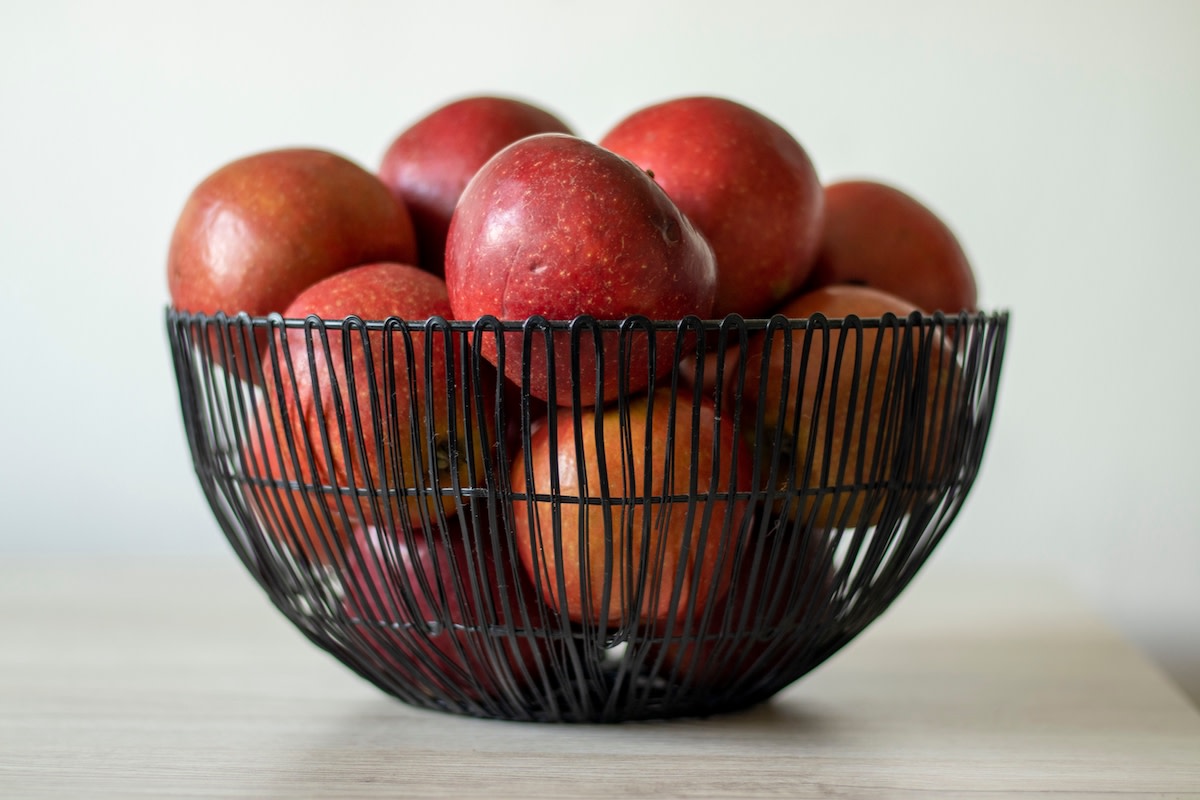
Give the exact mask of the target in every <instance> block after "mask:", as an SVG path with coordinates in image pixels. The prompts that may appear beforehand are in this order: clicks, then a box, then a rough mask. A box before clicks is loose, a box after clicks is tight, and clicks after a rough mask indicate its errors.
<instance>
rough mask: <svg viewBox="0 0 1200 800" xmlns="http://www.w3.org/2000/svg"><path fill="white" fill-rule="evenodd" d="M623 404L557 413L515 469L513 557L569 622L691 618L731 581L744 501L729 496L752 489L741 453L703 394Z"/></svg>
mask: <svg viewBox="0 0 1200 800" xmlns="http://www.w3.org/2000/svg"><path fill="white" fill-rule="evenodd" d="M624 406H625V404H624V403H623V402H622V403H618V404H614V405H612V406H610V407H609V408H608V409H607V410H606V411H605V412H604V413H603V415H602V416H599V417H598V416H597V415H596V413H594V412H584V413H582V414H580V415H579V416H578V419H576V415H575V414H573V413H572V412H571V411H570V410H568V409H561V410H559V412H558V415H557V417H556V419H555V421H556V425H555V426H554V427H553V428H552V426H551V425H550V424H543V425H541V426H539V427H537V428H536V429H535V430H534V432H533V435H532V437H531V441H530V443H529V448H528V452H527V453H526V452H522V453H519V454H518V455H517V457H516V458H515V459H514V461H513V465H512V470H511V485H512V490H513V492H514V493H516V494H517V495H518V499H516V500H515V501H514V502H513V529H514V531H515V533H516V540H515V543H516V547H517V552H518V554H519V556H520V559H521V561H522V563H523V564H524V567H525V570H526V574H527V575H529V576H530V577H531V578H532V580H533V581H534V582H535V583H536V584H538V585H540V587H541V591H542V593H543V594H544V595H545V597H546V598H547V601H546V602H547V605H549V606H550V607H551V608H553V609H556V610H559V611H560V612H561V613H563V614H564V615H565V616H566V617H567V618H569V619H570V620H571V621H573V622H587V623H590V624H594V625H600V626H604V627H609V628H617V627H621V628H629V627H631V626H634V625H638V626H642V627H643V628H644V627H645V626H656V625H660V624H662V623H663V622H665V621H666V620H675V621H683V620H687V619H691V618H694V617H695V616H697V615H699V614H700V613H702V610H703V609H704V608H705V607H706V606H708V605H709V604H711V603H714V602H716V601H717V600H719V599H720V598H721V596H722V595H723V594H724V593H725V590H726V587H727V586H728V583H729V577H730V572H731V568H732V560H731V552H732V547H731V542H733V541H735V540H736V539H737V537H738V536H740V532H741V526H742V523H743V518H744V517H745V515H746V514H747V506H748V503H747V502H746V501H744V500H741V499H738V498H735V497H734V496H733V494H732V493H734V492H738V491H742V490H744V489H745V488H746V487H747V486H748V480H747V478H748V476H749V474H750V473H749V470H750V463H749V460H748V455H747V453H746V451H745V449H744V448H740V447H737V446H736V440H735V439H736V437H735V435H734V431H733V426H732V425H731V424H729V423H728V422H727V421H724V420H722V419H719V418H718V417H717V416H716V413H715V408H714V407H713V405H712V403H711V402H710V401H708V400H706V399H705V400H701V401H700V402H699V403H698V404H697V403H693V401H692V398H691V395H687V396H680V397H679V398H678V399H677V400H676V401H675V402H674V403H672V399H671V394H670V391H669V390H667V389H660V390H659V391H657V392H655V393H654V394H652V395H643V396H641V397H639V398H635V399H633V400H632V401H630V402H629V403H628V407H627V408H625V407H624ZM576 436H579V437H580V444H581V445H582V447H578V446H577V443H576ZM526 458H528V459H529V461H530V465H531V469H528V470H527V468H526V464H525V460H526ZM535 494H537V495H550V497H549V498H547V499H534V498H533V495H535ZM520 496H525V497H526V499H520Z"/></svg>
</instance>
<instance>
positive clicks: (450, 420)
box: [262, 263, 495, 561]
mask: <svg viewBox="0 0 1200 800" xmlns="http://www.w3.org/2000/svg"><path fill="white" fill-rule="evenodd" d="M309 315H316V316H318V317H320V318H321V319H322V320H325V321H340V320H342V319H344V318H345V317H347V316H350V315H357V316H358V317H360V318H362V319H363V320H384V319H385V318H387V317H391V316H395V317H399V318H400V319H401V320H415V321H424V320H427V319H429V318H430V317H434V316H438V317H443V318H446V319H449V318H450V316H451V312H450V305H449V301H448V299H447V296H446V287H445V283H444V282H443V281H442V279H441V278H439V277H438V276H436V275H433V274H431V273H429V272H426V271H424V270H421V269H419V268H417V267H413V266H408V265H402V264H391V263H381V264H370V265H364V266H360V267H355V268H353V269H349V270H346V271H344V272H340V273H337V274H336V275H332V276H330V277H328V278H326V279H325V280H323V281H318V282H317V283H315V284H313V285H312V286H310V287H309V288H308V289H306V290H304V291H303V292H301V293H300V295H299V296H297V297H296V299H295V300H294V301H293V302H292V303H291V305H289V306H288V308H287V309H286V310H285V312H284V316H285V318H289V319H292V318H306V317H308V316H309ZM409 336H410V337H411V342H412V355H411V360H410V356H409V353H408V348H407V346H406V342H405V334H404V333H403V332H402V331H401V330H400V329H399V327H396V328H394V329H392V330H391V331H385V330H378V329H377V330H367V329H366V328H365V327H364V326H363V325H361V324H356V325H354V326H353V327H351V328H349V332H348V333H343V328H342V327H341V326H338V327H333V328H325V329H324V330H322V329H319V328H311V329H310V328H309V327H308V326H305V327H304V328H291V329H289V330H288V333H287V337H286V338H287V346H288V351H289V354H290V368H291V369H290V370H289V369H288V366H289V365H288V364H286V363H285V364H284V365H283V366H281V373H282V383H281V384H280V385H278V386H276V384H275V381H274V376H273V375H270V376H268V380H267V382H266V384H267V385H266V392H265V394H266V395H267V396H268V399H270V398H271V395H273V394H276V393H277V390H282V392H283V398H282V400H281V401H275V402H277V406H276V407H277V408H279V407H282V408H285V409H288V412H287V413H288V414H290V415H292V416H291V417H290V419H292V421H293V424H294V425H295V426H296V428H298V430H296V431H294V438H296V437H298V439H297V445H296V446H297V447H298V448H299V450H300V453H299V455H300V457H301V459H302V467H301V469H300V470H296V469H295V467H294V466H292V465H291V458H290V457H287V458H285V459H284V463H283V464H282V465H280V464H279V463H278V459H277V458H274V457H272V456H271V455H270V454H269V453H267V454H265V455H264V456H263V459H262V460H263V462H264V463H266V464H268V465H269V466H275V467H276V468H280V469H282V473H283V474H282V475H281V476H275V477H276V479H279V478H280V477H282V479H284V480H299V481H300V482H301V483H311V482H313V481H315V482H316V484H317V485H329V486H332V487H335V488H340V492H338V493H337V494H326V495H323V496H322V497H321V500H322V501H323V502H324V503H325V506H326V507H327V508H328V509H329V511H330V513H331V514H332V515H333V519H334V524H333V526H332V530H328V527H329V526H328V525H326V526H317V527H314V525H313V523H312V520H311V519H310V517H311V515H308V516H307V517H304V518H303V519H302V520H295V519H293V520H292V522H293V523H298V525H297V527H298V528H299V529H300V533H301V534H302V535H301V536H299V537H298V538H299V539H300V541H301V542H302V543H306V542H308V541H312V542H315V543H319V542H320V541H321V540H322V539H323V540H325V541H330V540H332V541H334V542H335V545H336V543H337V542H339V541H342V540H344V537H345V535H346V534H347V533H348V526H347V524H346V520H345V519H344V518H343V514H342V513H341V511H342V509H345V515H344V516H345V517H348V518H349V521H350V523H351V524H361V525H368V526H370V525H392V526H397V525H401V524H403V525H405V526H407V527H413V528H424V527H427V526H428V525H430V524H433V523H435V522H436V521H437V518H438V517H437V515H438V513H439V511H440V512H441V513H442V514H445V515H453V514H454V513H455V510H456V507H457V506H456V497H455V492H453V491H450V490H451V489H452V488H453V487H454V485H455V482H456V481H457V483H458V484H459V486H461V487H469V486H471V485H472V476H473V477H474V480H475V481H481V480H482V474H483V471H482V459H483V457H484V454H485V453H486V452H487V448H488V447H490V437H491V436H492V435H493V434H494V427H492V429H491V430H485V431H481V430H479V426H478V425H477V423H476V419H475V417H476V415H475V414H474V413H472V414H471V415H470V419H468V418H467V414H465V413H464V411H463V407H464V400H466V399H467V398H469V392H470V391H471V389H470V387H467V386H463V385H461V384H459V383H457V382H458V377H457V376H458V370H457V369H456V370H454V371H453V372H448V369H449V367H448V363H447V356H446V342H445V338H444V336H443V335H442V333H440V332H439V333H436V334H433V336H434V339H433V341H432V342H431V343H430V345H431V353H432V358H431V359H430V360H429V361H428V362H427V361H426V358H425V350H426V344H427V343H426V341H425V339H426V336H427V335H426V334H425V333H423V332H421V331H414V332H412V333H411V334H409ZM347 339H348V341H347ZM310 341H311V344H312V347H313V358H312V359H310V358H309V355H308V346H309V342H310ZM326 341H327V342H328V344H326ZM388 341H390V344H391V348H390V352H389V351H388V349H387V346H386V343H387V342H388ZM281 344H282V343H281V342H276V343H275V345H274V347H275V348H278V349H277V350H276V355H275V356H274V357H275V358H276V360H277V361H280V360H282V348H280V345H281ZM368 346H369V351H370V352H369V356H368ZM347 348H348V349H349V357H350V358H349V360H347V356H346V349H347ZM268 355H271V354H270V353H269V354H268ZM488 377H491V378H494V374H493V373H492V372H490V368H489V372H487V373H484V379H485V380H486V379H487V378H488ZM427 380H428V381H429V382H430V385H431V386H432V394H429V393H427V392H426V381H427ZM452 383H455V385H456V386H457V395H456V400H455V401H454V409H453V413H451V409H450V400H449V391H450V389H449V387H450V385H451V384H452ZM335 384H336V385H335ZM482 390H483V392H484V395H483V396H484V397H485V398H486V397H488V396H489V394H490V396H492V397H494V392H495V389H494V386H486V387H482ZM339 411H340V415H341V418H340V419H339ZM276 416H277V417H278V418H284V419H287V418H289V417H288V416H287V415H285V414H280V413H277V414H276ZM468 425H470V426H471V430H472V434H473V441H472V446H470V447H468V440H467V434H466V430H467V426H468ZM452 430H453V431H454V434H453V437H452V435H451V431H452ZM276 435H279V434H278V433H277V434H276ZM430 439H432V447H431V446H430V445H429V441H430ZM284 452H285V453H286V452H287V451H286V450H285V451H284ZM310 456H311V462H310V460H309V457H310ZM308 464H311V466H303V465H308ZM472 470H473V471H472ZM319 521H320V520H319V519H318V522H319ZM331 537H332V539H331ZM302 553H303V555H305V556H307V557H309V558H311V559H314V560H317V561H324V560H326V559H327V554H326V553H325V552H324V550H323V549H322V548H320V547H304V548H302Z"/></svg>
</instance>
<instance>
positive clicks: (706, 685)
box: [645, 523, 835, 693]
mask: <svg viewBox="0 0 1200 800" xmlns="http://www.w3.org/2000/svg"><path fill="white" fill-rule="evenodd" d="M797 528H798V526H789V525H787V524H786V523H779V524H776V525H775V526H773V527H772V528H771V529H770V530H769V531H767V532H766V533H764V534H762V535H756V536H755V537H753V539H751V540H750V541H749V542H747V544H746V545H745V546H744V547H743V548H742V559H741V562H740V563H739V564H738V565H737V568H736V570H735V572H734V576H733V579H732V581H731V583H730V587H729V591H728V593H726V595H725V597H724V598H722V599H721V601H720V602H719V603H715V604H714V605H713V606H712V607H711V608H710V609H707V610H706V611H705V613H704V615H703V616H702V617H700V618H699V619H696V620H694V621H693V622H692V623H691V624H689V625H686V626H678V627H676V628H675V629H674V630H672V631H670V632H669V633H668V632H666V631H661V632H658V633H660V634H661V635H663V636H666V637H667V638H666V639H665V640H664V641H663V642H662V643H660V644H655V645H653V646H651V647H650V648H649V649H648V651H647V654H646V657H645V663H646V664H647V666H648V667H650V668H652V669H654V670H655V671H656V673H657V674H658V675H659V676H661V677H663V678H666V679H667V680H668V681H669V682H670V683H671V684H673V685H678V686H686V687H688V689H696V688H703V689H704V690H706V691H708V692H725V691H732V692H739V693H745V692H752V691H754V690H755V688H757V687H760V686H762V685H764V684H775V685H783V684H785V683H790V682H791V681H792V680H793V679H794V678H795V677H796V675H797V673H798V672H799V671H801V670H802V669H803V667H804V665H805V659H806V651H808V652H811V650H810V649H811V647H812V646H813V645H814V644H815V643H817V642H818V641H819V633H818V631H819V628H820V627H821V625H822V624H828V623H829V622H830V615H831V614H832V613H833V609H834V605H833V591H834V587H835V582H834V575H835V570H834V567H835V562H834V558H833V553H832V548H831V547H830V544H831V542H832V539H831V537H830V536H828V535H827V534H826V533H825V532H824V531H817V530H807V531H805V530H800V529H797ZM810 663H811V662H810ZM798 665H799V668H798Z"/></svg>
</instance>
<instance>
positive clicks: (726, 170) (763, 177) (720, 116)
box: [600, 97, 824, 317]
mask: <svg viewBox="0 0 1200 800" xmlns="http://www.w3.org/2000/svg"><path fill="white" fill-rule="evenodd" d="M600 144H601V146H603V147H606V148H608V149H610V150H612V151H613V152H616V153H619V154H620V155H623V156H625V157H626V158H628V159H630V160H631V161H633V162H634V163H635V164H637V165H638V166H640V167H642V168H644V169H647V170H649V171H650V172H651V173H653V175H654V180H655V181H657V182H658V184H659V185H660V186H662V188H663V189H665V190H666V192H667V195H668V196H669V197H670V198H671V199H672V200H674V201H675V204H676V205H678V206H679V208H680V209H681V210H682V211H683V213H684V214H686V215H687V216H688V218H689V219H691V221H692V222H693V223H694V224H695V225H696V227H697V228H699V230H700V232H701V233H702V234H703V235H704V237H705V238H706V239H707V240H708V241H709V243H710V244H711V245H712V247H713V251H714V252H715V253H716V257H717V276H718V277H717V300H716V305H715V306H714V308H713V313H714V315H716V316H718V317H723V316H725V315H726V314H729V313H737V314H741V315H742V316H744V317H759V316H762V315H764V314H765V313H766V312H768V311H770V310H771V309H773V308H774V307H775V306H777V305H779V304H780V303H781V302H783V301H784V300H785V299H786V298H787V297H789V296H791V295H792V294H794V293H795V292H796V291H797V290H798V289H799V288H800V287H801V286H802V285H803V283H804V281H805V279H806V278H807V277H808V273H809V270H810V269H811V268H812V263H813V258H814V257H815V255H816V252H817V245H818V243H819V241H820V236H821V218H822V208H823V200H824V199H823V196H822V191H821V182H820V179H819V178H818V177H817V172H816V170H815V169H814V167H813V164H812V161H811V160H810V159H809V157H808V153H807V152H805V150H804V148H803V147H802V146H801V145H800V143H799V142H798V141H796V139H795V138H794V137H793V136H792V135H791V134H790V133H788V131H786V130H785V129H784V128H783V127H782V126H780V125H779V124H778V123H776V122H775V121H774V120H772V119H769V118H768V117H766V116H764V115H763V114H761V113H759V112H757V111H755V110H753V109H751V108H747V107H746V106H744V105H742V104H741V103H737V102H734V101H732V100H727V99H724V98H720V97H683V98H678V99H674V100H668V101H666V102H663V103H658V104H656V105H652V106H649V107H647V108H643V109H641V110H639V111H636V112H634V113H633V114H631V115H630V116H628V117H626V118H625V119H623V120H621V121H620V122H619V123H617V125H616V126H614V127H613V129H612V130H610V131H609V132H608V133H607V134H606V135H605V136H604V138H602V139H601V140H600Z"/></svg>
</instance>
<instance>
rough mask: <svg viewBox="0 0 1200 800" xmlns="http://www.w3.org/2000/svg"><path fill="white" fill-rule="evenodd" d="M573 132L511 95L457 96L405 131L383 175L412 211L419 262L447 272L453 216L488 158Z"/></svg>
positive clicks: (388, 157) (390, 151) (383, 167)
mask: <svg viewBox="0 0 1200 800" xmlns="http://www.w3.org/2000/svg"><path fill="white" fill-rule="evenodd" d="M570 132H571V131H570V129H569V128H568V127H567V124H566V123H565V122H563V121H562V120H560V119H559V118H558V117H556V116H555V115H553V114H551V113H550V112H549V111H545V110H543V109H541V108H538V107H537V106H533V105H530V104H529V103H525V102H522V101H520V100H516V99H513V98H508V97H467V98H463V99H461V100H456V101H454V102H452V103H449V104H447V105H444V106H441V107H440V108H438V109H436V110H434V111H432V112H430V113H429V114H427V115H426V116H424V117H422V118H421V119H420V120H418V121H417V122H415V123H413V125H411V126H410V127H409V128H407V129H406V130H404V131H403V132H401V133H400V134H399V135H398V136H397V137H396V138H395V139H394V140H393V141H392V143H391V145H390V146H389V147H388V149H387V152H386V153H385V154H384V156H383V161H382V163H381V164H380V167H379V177H380V179H381V180H382V181H383V182H384V183H385V184H386V185H387V186H388V188H390V189H391V190H392V193H393V194H395V195H396V197H398V198H399V199H400V200H401V201H402V202H403V203H404V204H405V205H406V206H407V207H408V209H409V211H410V212H411V213H412V217H413V225H414V227H415V228H416V233H417V249H418V250H419V252H420V254H421V262H420V265H421V266H422V267H424V268H425V269H427V270H429V271H431V272H434V273H437V274H438V275H441V274H443V273H444V271H445V252H446V233H447V231H449V229H450V216H451V214H453V213H454V206H455V205H456V204H457V203H458V198H459V196H461V195H462V192H463V189H465V188H466V186H467V182H468V181H470V180H471V177H472V176H474V174H475V173H476V172H478V171H479V168H480V167H482V166H483V165H484V163H485V162H486V161H487V160H488V159H489V158H491V157H492V156H493V155H495V154H496V153H497V152H499V151H500V150H501V149H502V148H504V147H505V146H506V145H509V144H512V143H513V142H515V141H517V140H518V139H523V138H525V137H526V136H532V135H533V134H535V133H570Z"/></svg>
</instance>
